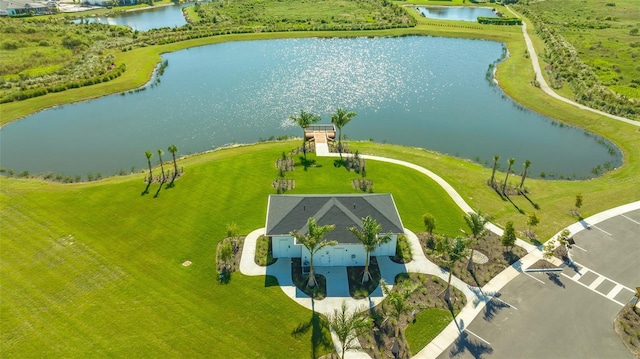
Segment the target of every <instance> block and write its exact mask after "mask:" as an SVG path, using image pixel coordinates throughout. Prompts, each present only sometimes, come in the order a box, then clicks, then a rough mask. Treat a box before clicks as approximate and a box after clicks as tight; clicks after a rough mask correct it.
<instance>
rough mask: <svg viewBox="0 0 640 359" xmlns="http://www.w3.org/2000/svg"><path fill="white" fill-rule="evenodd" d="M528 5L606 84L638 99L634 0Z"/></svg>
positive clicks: (638, 32) (639, 29)
mask: <svg viewBox="0 0 640 359" xmlns="http://www.w3.org/2000/svg"><path fill="white" fill-rule="evenodd" d="M529 8H530V9H531V10H532V11H535V12H536V13H538V14H540V15H541V16H542V18H543V19H544V21H545V23H547V24H548V25H549V26H551V27H553V28H554V29H555V30H557V31H559V33H560V34H561V35H562V36H563V37H564V38H565V39H567V40H568V41H569V42H570V43H571V44H572V45H573V46H574V47H575V48H576V50H577V51H578V53H579V55H580V59H581V60H582V61H584V62H585V63H586V64H588V65H589V66H590V67H591V68H592V69H593V70H594V71H595V72H596V74H597V75H598V77H599V78H600V81H602V82H603V83H604V84H605V85H606V86H608V87H609V88H611V89H612V90H614V91H616V92H618V93H620V94H623V95H625V96H627V97H631V98H638V99H640V66H638V61H639V59H640V6H638V1H637V0H612V1H601V0H588V1H585V0H547V1H537V2H531V3H530V4H529Z"/></svg>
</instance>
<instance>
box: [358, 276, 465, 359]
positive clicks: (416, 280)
mask: <svg viewBox="0 0 640 359" xmlns="http://www.w3.org/2000/svg"><path fill="white" fill-rule="evenodd" d="M403 280H405V281H408V282H409V283H410V284H409V286H413V285H416V286H417V289H416V290H415V291H413V293H412V294H411V296H410V297H409V298H408V299H407V301H408V302H409V303H410V304H411V305H412V306H413V307H414V308H415V312H414V313H413V315H412V313H409V314H405V315H402V316H401V317H400V320H399V321H398V323H399V325H400V330H399V335H398V337H399V338H398V339H399V340H398V344H399V345H398V350H399V355H398V357H399V358H409V357H411V355H412V353H411V352H410V350H409V348H408V345H407V343H406V340H405V337H404V331H405V329H406V328H407V326H408V325H409V324H410V323H411V322H412V321H413V320H414V317H415V316H416V315H418V313H420V312H421V311H423V310H425V309H427V308H440V309H446V310H449V308H448V306H447V303H446V302H445V301H444V299H443V293H444V290H445V289H446V287H447V282H445V281H443V280H441V279H440V278H438V277H434V276H430V275H426V274H421V273H410V274H406V273H403V274H400V275H398V278H396V284H398V283H399V282H400V281H403ZM396 288H397V287H394V290H396ZM451 302H452V306H453V308H452V309H453V310H454V311H459V310H461V309H462V307H464V306H465V304H466V298H465V296H464V294H462V292H460V291H459V290H458V289H456V288H454V287H453V286H452V287H451ZM389 305H390V304H389V303H388V302H387V301H386V300H385V301H383V302H382V303H380V304H378V305H377V306H375V307H374V308H372V309H371V310H370V311H369V314H370V315H371V317H372V318H373V320H374V327H373V330H371V331H369V332H368V333H366V334H364V335H362V336H360V337H358V340H359V341H360V345H361V346H362V349H363V350H365V351H366V352H367V354H369V355H370V356H371V357H372V358H393V354H392V351H391V349H392V347H393V344H394V342H395V338H394V335H395V327H394V326H393V325H392V324H391V320H387V321H385V320H384V313H386V312H388V308H387V306H389ZM452 319H453V317H452ZM416 349H418V348H416Z"/></svg>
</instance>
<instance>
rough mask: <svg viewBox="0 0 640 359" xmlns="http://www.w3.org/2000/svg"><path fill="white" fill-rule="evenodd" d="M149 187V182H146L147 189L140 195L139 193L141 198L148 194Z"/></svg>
mask: <svg viewBox="0 0 640 359" xmlns="http://www.w3.org/2000/svg"><path fill="white" fill-rule="evenodd" d="M150 186H151V181H149V182H147V187H145V188H144V191H142V193H140V195H141V196H144V195H146V194H149V187H150Z"/></svg>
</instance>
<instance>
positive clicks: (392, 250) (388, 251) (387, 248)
mask: <svg viewBox="0 0 640 359" xmlns="http://www.w3.org/2000/svg"><path fill="white" fill-rule="evenodd" d="M397 245H398V235H396V234H392V235H391V240H390V241H389V242H387V243H385V244H383V245H381V246H380V247H378V248H376V250H375V251H373V252H371V255H372V256H394V255H396V246H397Z"/></svg>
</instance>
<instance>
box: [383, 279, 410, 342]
mask: <svg viewBox="0 0 640 359" xmlns="http://www.w3.org/2000/svg"><path fill="white" fill-rule="evenodd" d="M405 283H406V282H401V283H399V284H397V285H396V286H395V287H394V288H393V290H391V289H389V287H387V283H385V281H384V279H381V280H380V287H381V288H382V293H384V295H386V296H387V297H386V298H385V301H387V302H388V303H389V305H390V308H389V309H388V310H386V311H385V313H384V315H385V320H389V319H391V321H392V322H391V323H392V324H393V326H394V327H395V337H396V338H397V337H398V332H399V330H400V323H399V322H400V317H401V316H402V315H403V314H408V313H411V311H413V310H414V309H415V306H414V305H413V304H412V303H410V302H409V301H408V300H407V299H409V297H410V296H411V294H412V293H413V292H414V291H415V290H416V288H417V286H416V285H413V286H409V285H407V284H405Z"/></svg>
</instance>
